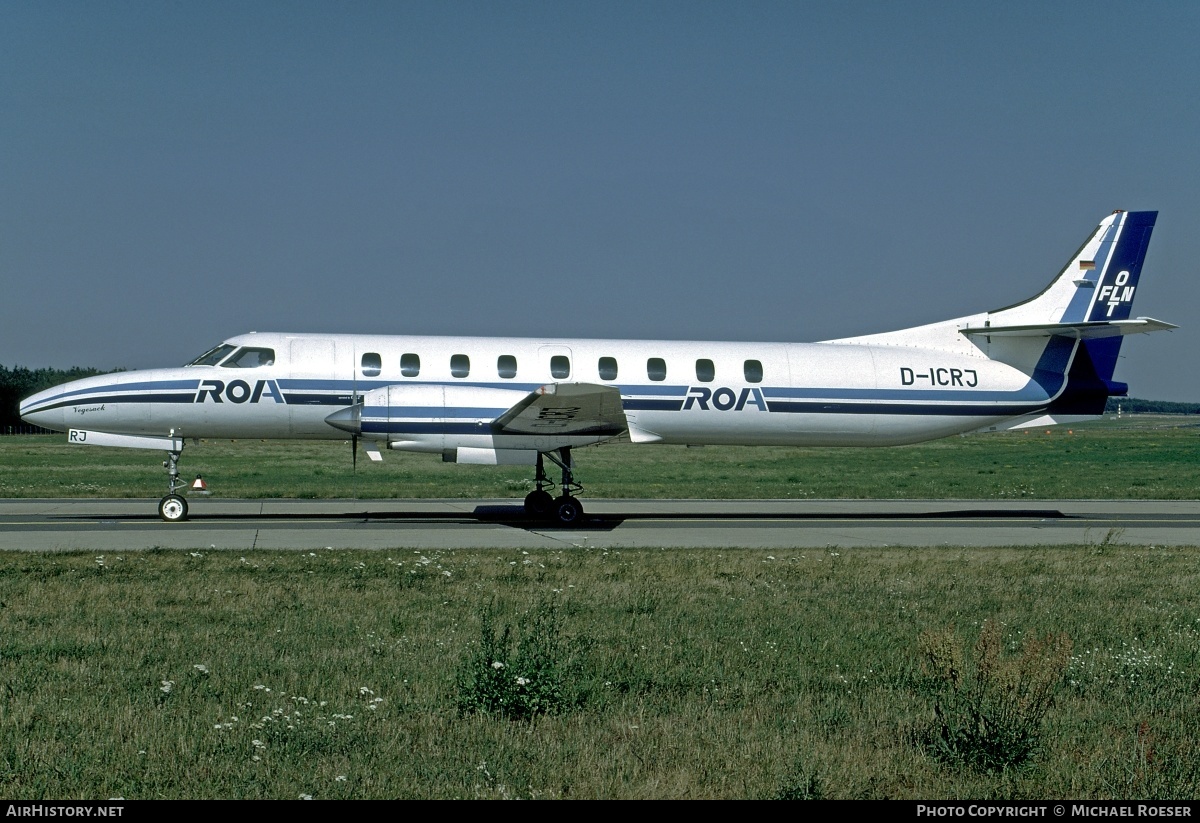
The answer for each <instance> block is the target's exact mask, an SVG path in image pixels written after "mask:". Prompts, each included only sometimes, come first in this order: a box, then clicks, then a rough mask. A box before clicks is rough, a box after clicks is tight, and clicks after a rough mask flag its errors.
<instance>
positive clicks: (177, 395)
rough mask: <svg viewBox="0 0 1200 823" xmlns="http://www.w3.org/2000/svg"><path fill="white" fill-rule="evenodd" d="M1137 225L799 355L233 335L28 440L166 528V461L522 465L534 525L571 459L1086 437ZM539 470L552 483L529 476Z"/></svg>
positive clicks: (1140, 325) (1143, 239) (573, 503)
mask: <svg viewBox="0 0 1200 823" xmlns="http://www.w3.org/2000/svg"><path fill="white" fill-rule="evenodd" d="M1156 216H1157V212H1146V211H1143V212H1122V211H1118V212H1114V213H1113V214H1111V215H1110V216H1108V217H1106V218H1105V219H1104V220H1103V221H1102V222H1101V223H1100V224H1099V226H1097V227H1096V229H1095V230H1094V231H1093V232H1092V233H1091V234H1090V235H1089V236H1088V238H1087V239H1086V241H1085V242H1084V243H1083V245H1082V246H1081V247H1080V248H1079V250H1078V251H1077V252H1076V253H1075V255H1074V256H1073V257H1072V258H1071V259H1070V261H1069V262H1068V263H1067V265H1066V266H1065V267H1064V268H1063V269H1062V270H1061V271H1060V272H1059V274H1058V275H1057V276H1056V277H1054V278H1053V279H1052V280H1051V281H1050V283H1049V285H1048V286H1046V288H1045V289H1044V290H1042V292H1040V293H1039V294H1037V295H1035V296H1034V297H1032V298H1030V299H1028V300H1025V301H1022V302H1020V303H1016V304H1014V305H1011V306H1008V307H1006V308H1002V309H997V310H994V311H985V312H980V313H978V314H973V315H968V316H965V317H958V318H954V319H952V320H946V321H943V322H940V323H932V324H929V325H923V326H917V327H913V328H907V329H902V330H899V331H894V332H888V333H884V334H874V335H868V336H863V337H852V338H844V339H840V340H826V341H822V342H817V343H740V342H704V341H668V340H616V339H613V340H600V339H561V338H560V339H538V338H517V337H426V336H416V335H395V336H393V335H349V334H345V335H342V334H289V333H249V334H243V335H239V336H236V337H231V338H229V339H228V340H225V341H223V342H222V343H221V344H220V345H218V346H216V347H214V348H213V349H211V350H210V351H208V352H205V353H204V354H202V355H200V356H199V357H197V358H196V359H195V360H193V361H192V362H191V363H189V364H188V365H186V366H183V367H180V368H168V369H153V370H146V371H135V372H120V373H115V374H107V375H101V376H96V377H89V378H85V379H83V380H76V381H74V382H71V383H67V384H65V385H62V386H58V387H55V388H52V389H48V390H46V391H43V392H40V393H38V394H35V395H33V396H32V397H29V398H28V399H26V400H25V401H24V402H23V403H22V404H21V416H22V418H24V419H25V420H26V421H27V422H29V423H32V424H35V425H38V426H44V427H47V428H50V429H54V430H58V431H66V432H68V440H69V442H71V443H79V444H86V445H95V446H119V447H128V448H146V449H162V450H165V451H166V452H167V461H166V463H165V465H166V467H167V474H168V490H167V494H166V496H165V497H163V498H162V501H161V502H160V505H159V513H160V515H161V516H162V517H163V518H164V519H165V520H169V521H174V520H184V519H186V517H187V513H188V506H187V500H186V498H185V497H184V496H183V494H182V492H184V491H185V489H184V488H183V487H182V485H181V484H180V482H179V461H180V457H181V454H182V451H183V447H184V443H185V442H186V441H187V440H189V439H191V440H193V441H194V442H199V440H200V439H201V438H226V437H228V438H251V437H252V438H268V439H308V440H331V439H341V440H344V439H345V438H346V436H347V435H349V437H350V440H351V443H352V454H353V455H354V456H355V459H356V457H357V447H358V445H359V443H362V444H363V445H364V446H365V447H366V451H367V453H368V455H369V456H370V457H371V459H372V460H376V459H380V454H381V452H382V451H385V450H393V451H400V452H431V453H436V454H441V455H442V456H443V459H445V460H446V461H448V462H457V463H467V464H489V465H521V464H524V465H529V466H531V467H533V469H534V480H535V489H534V491H532V492H531V493H530V494H529V495H528V497H526V499H525V508H526V511H527V512H528V513H529V514H530V515H531V516H533V517H537V518H549V519H552V520H557V521H559V522H562V523H565V524H570V523H575V522H577V521H578V520H579V519H580V518H581V517H583V507H582V504H581V503H580V501H579V497H578V494H579V491H580V490H581V486H580V485H579V483H578V482H577V480H576V477H575V458H574V453H573V450H574V449H577V448H579V447H582V446H589V445H594V444H599V443H621V442H624V443H632V444H636V445H651V444H686V445H720V444H741V445H759V446H889V445H899V444H906V443H917V442H920V441H924V440H930V439H934V438H938V437H945V436H948V435H953V434H959V433H964V432H970V431H976V430H1003V429H1014V428H1021V427H1026V426H1046V425H1052V424H1056V423H1064V422H1073V421H1078V420H1081V419H1087V418H1092V417H1096V416H1099V415H1100V414H1101V413H1102V412H1103V411H1104V406H1105V402H1106V401H1107V399H1108V398H1109V397H1111V396H1118V397H1119V396H1123V395H1125V394H1126V393H1127V386H1126V385H1125V384H1123V383H1118V382H1116V381H1114V379H1113V374H1114V371H1115V368H1116V364H1117V356H1118V353H1119V351H1120V347H1121V342H1122V339H1123V338H1124V337H1125V336H1126V335H1129V334H1135V333H1144V332H1151V331H1158V330H1162V329H1172V328H1175V327H1174V326H1172V325H1170V324H1168V323H1163V322H1161V321H1158V320H1154V319H1151V318H1146V317H1136V318H1135V317H1132V316H1131V311H1132V307H1133V301H1134V297H1135V296H1136V294H1137V289H1138V285H1139V281H1140V278H1141V274H1142V264H1143V262H1144V260H1145V257H1146V249H1147V246H1148V244H1149V242H1150V234H1151V231H1152V230H1153V228H1154V222H1155V218H1156ZM547 460H548V461H550V462H551V463H552V464H554V465H555V466H557V468H558V469H559V470H560V479H559V480H557V481H556V480H552V479H551V478H550V476H549V475H548V473H547V471H546V461H547Z"/></svg>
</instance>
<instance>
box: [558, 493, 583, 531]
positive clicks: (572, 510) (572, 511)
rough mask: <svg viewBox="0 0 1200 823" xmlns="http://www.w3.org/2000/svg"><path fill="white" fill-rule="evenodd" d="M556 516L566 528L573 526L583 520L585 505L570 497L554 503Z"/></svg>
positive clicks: (567, 496) (564, 496) (561, 498)
mask: <svg viewBox="0 0 1200 823" xmlns="http://www.w3.org/2000/svg"><path fill="white" fill-rule="evenodd" d="M554 514H555V516H556V517H557V518H558V522H559V523H561V524H562V525H564V526H573V525H575V524H576V523H578V522H579V521H580V520H582V519H583V504H582V503H580V502H579V501H578V500H576V499H575V498H574V497H571V496H570V495H563V496H562V497H560V498H558V499H557V500H555V501H554Z"/></svg>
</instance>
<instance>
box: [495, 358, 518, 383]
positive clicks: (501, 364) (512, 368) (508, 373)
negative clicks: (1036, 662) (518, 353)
mask: <svg viewBox="0 0 1200 823" xmlns="http://www.w3.org/2000/svg"><path fill="white" fill-rule="evenodd" d="M496 373H497V374H499V375H500V376H501V377H503V378H504V379H505V380H512V379H513V378H514V377H516V376H517V358H515V357H513V356H512V355H511V354H502V355H500V356H499V357H497V358H496Z"/></svg>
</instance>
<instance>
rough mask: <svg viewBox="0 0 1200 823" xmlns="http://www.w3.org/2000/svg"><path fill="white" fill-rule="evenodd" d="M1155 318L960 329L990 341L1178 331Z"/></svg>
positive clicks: (1090, 337)
mask: <svg viewBox="0 0 1200 823" xmlns="http://www.w3.org/2000/svg"><path fill="white" fill-rule="evenodd" d="M1177 328H1179V327H1178V326H1175V325H1173V324H1171V323H1164V322H1163V321H1161V320H1155V319H1154V318H1152V317H1138V318H1134V319H1132V320H1092V321H1083V322H1080V323H1033V324H1029V325H1024V326H967V327H966V328H963V329H959V331H960V332H961V333H963V334H966V335H973V336H979V335H986V336H988V337H1055V336H1058V337H1073V338H1077V339H1079V340H1095V339H1097V338H1100V337H1122V336H1124V335H1126V334H1147V333H1149V332H1152V331H1170V330H1171V329H1177Z"/></svg>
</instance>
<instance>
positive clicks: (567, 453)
mask: <svg viewBox="0 0 1200 823" xmlns="http://www.w3.org/2000/svg"><path fill="white" fill-rule="evenodd" d="M544 457H549V458H550V460H552V461H553V462H554V463H555V464H556V465H557V466H558V467H559V468H560V469H562V483H561V486H562V494H561V495H560V496H559V497H557V498H555V497H554V496H553V495H551V494H550V491H549V490H550V489H553V488H554V487H555V483H554V481H553V480H551V479H550V478H548V477H546V467H545V464H544V462H543V458H544ZM573 465H574V464H573V463H572V462H571V448H570V446H564V447H563V448H561V449H559V450H558V455H557V456H556V455H555V454H554V452H545V453H542V452H538V456H537V476H536V477H535V478H534V481H533V482H534V483H535V484H536V485H537V488H536V489H534V490H533V491H531V492H530V493H529V494H527V495H526V496H525V513H526V514H527V515H529V516H530V517H536V518H539V519H543V518H545V519H550V520H556V521H558V522H559V523H561V524H562V525H564V526H572V525H574V524H576V523H578V522H579V521H580V520H582V519H583V504H582V503H580V502H579V500H578V498H576V497H575V496H574V495H573V494H572V492H578V491H582V490H583V486H581V485H579V484H578V483H576V482H575V475H574V472H573V471H572V466H573Z"/></svg>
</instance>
